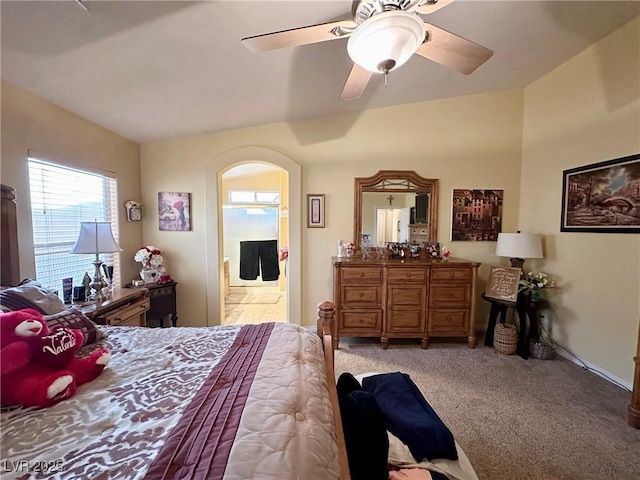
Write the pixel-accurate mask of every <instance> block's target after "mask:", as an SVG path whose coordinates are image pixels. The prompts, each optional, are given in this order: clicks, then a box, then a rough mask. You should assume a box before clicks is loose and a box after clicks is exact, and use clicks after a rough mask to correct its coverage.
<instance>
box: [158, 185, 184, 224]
mask: <svg viewBox="0 0 640 480" xmlns="http://www.w3.org/2000/svg"><path fill="white" fill-rule="evenodd" d="M158 226H159V227H160V231H168V232H189V231H191V194H190V193H183V192H160V193H158Z"/></svg>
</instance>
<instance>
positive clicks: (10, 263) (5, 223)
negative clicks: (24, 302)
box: [0, 185, 20, 286]
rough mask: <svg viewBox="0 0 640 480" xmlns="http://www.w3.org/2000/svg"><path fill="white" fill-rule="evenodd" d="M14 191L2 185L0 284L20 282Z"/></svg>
mask: <svg viewBox="0 0 640 480" xmlns="http://www.w3.org/2000/svg"><path fill="white" fill-rule="evenodd" d="M15 198H16V191H15V190H14V189H13V188H12V187H9V186H7V185H2V221H1V223H0V232H1V233H2V250H0V264H1V265H2V277H1V278H0V285H4V286H13V285H18V283H19V282H20V268H19V266H18V265H19V259H18V224H17V220H16V201H15Z"/></svg>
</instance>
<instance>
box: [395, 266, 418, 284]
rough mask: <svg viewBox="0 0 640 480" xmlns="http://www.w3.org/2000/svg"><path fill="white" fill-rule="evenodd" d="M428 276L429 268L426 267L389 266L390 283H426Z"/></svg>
mask: <svg viewBox="0 0 640 480" xmlns="http://www.w3.org/2000/svg"><path fill="white" fill-rule="evenodd" d="M427 277H428V270H427V269H426V268H410V267H409V268H389V269H388V270H387V281H388V282H389V283H400V282H403V283H404V282H411V283H413V282H419V283H426V282H427Z"/></svg>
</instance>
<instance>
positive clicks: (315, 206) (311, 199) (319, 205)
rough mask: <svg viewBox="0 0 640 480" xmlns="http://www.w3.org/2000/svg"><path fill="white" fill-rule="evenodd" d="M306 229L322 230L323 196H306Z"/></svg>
mask: <svg viewBox="0 0 640 480" xmlns="http://www.w3.org/2000/svg"><path fill="white" fill-rule="evenodd" d="M307 228H324V194H320V193H309V194H307Z"/></svg>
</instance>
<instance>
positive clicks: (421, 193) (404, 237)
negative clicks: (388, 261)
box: [353, 170, 438, 245]
mask: <svg viewBox="0 0 640 480" xmlns="http://www.w3.org/2000/svg"><path fill="white" fill-rule="evenodd" d="M354 191H355V192H354V193H355V196H354V222H353V223H354V229H353V238H354V240H353V241H354V243H356V244H358V243H360V239H361V236H362V235H368V238H369V240H370V242H371V244H372V245H380V244H386V243H387V242H411V241H415V242H417V243H422V242H437V241H438V240H437V229H438V180H437V179H432V178H423V177H421V176H420V175H418V174H417V173H416V172H414V171H411V170H380V171H379V172H378V173H376V174H375V175H373V176H371V177H361V178H356V179H355V188H354Z"/></svg>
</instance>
